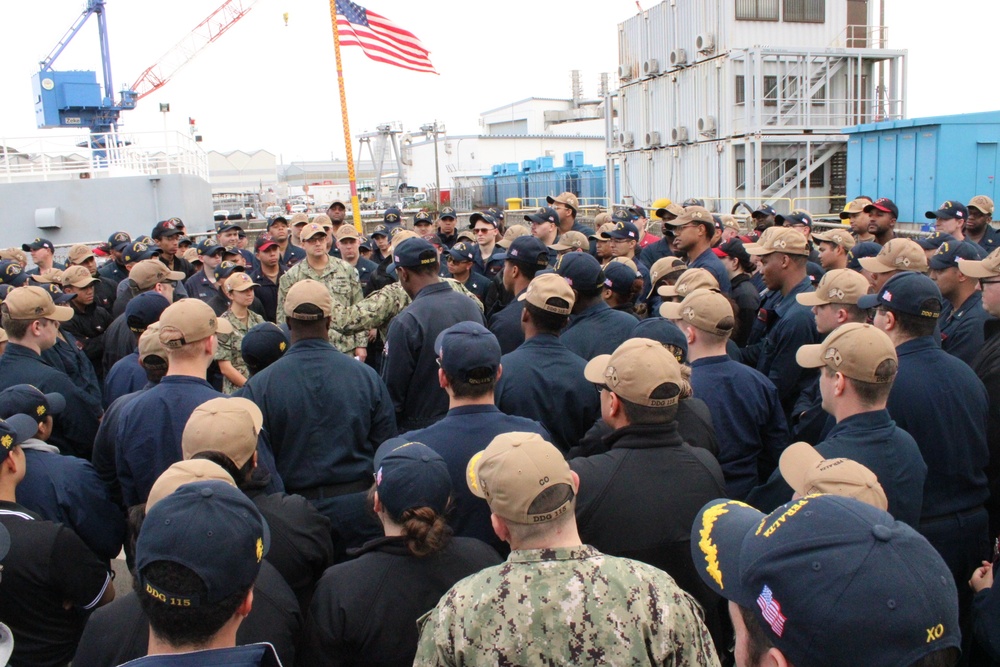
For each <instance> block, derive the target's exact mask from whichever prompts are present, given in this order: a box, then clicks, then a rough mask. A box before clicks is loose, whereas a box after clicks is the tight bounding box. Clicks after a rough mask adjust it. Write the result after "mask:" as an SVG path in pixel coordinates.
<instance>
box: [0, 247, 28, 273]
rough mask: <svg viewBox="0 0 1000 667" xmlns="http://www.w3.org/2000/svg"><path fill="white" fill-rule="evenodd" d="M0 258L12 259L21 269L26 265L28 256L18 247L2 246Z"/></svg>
mask: <svg viewBox="0 0 1000 667" xmlns="http://www.w3.org/2000/svg"><path fill="white" fill-rule="evenodd" d="M0 259H12V260H14V261H15V262H17V263H18V264H20V265H21V268H22V269H23V268H24V267H26V266H27V265H28V256H27V255H26V254H24V251H23V250H21V249H20V248H4V249H2V250H0Z"/></svg>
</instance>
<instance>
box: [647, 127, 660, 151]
mask: <svg viewBox="0 0 1000 667" xmlns="http://www.w3.org/2000/svg"><path fill="white" fill-rule="evenodd" d="M662 144H663V142H662V141H660V133H659V132H656V131H650V132H647V133H646V148H658V147H659V146H661V145H662Z"/></svg>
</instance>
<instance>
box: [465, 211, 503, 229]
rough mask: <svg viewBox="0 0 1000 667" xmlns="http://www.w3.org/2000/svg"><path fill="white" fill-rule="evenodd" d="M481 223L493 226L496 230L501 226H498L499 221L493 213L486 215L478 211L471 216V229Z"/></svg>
mask: <svg viewBox="0 0 1000 667" xmlns="http://www.w3.org/2000/svg"><path fill="white" fill-rule="evenodd" d="M480 221H481V222H485V223H486V224H488V225H493V228H494V229H496V228H497V227H499V226H500V225H499V224H497V219H496V218H495V217H494V216H493V214H492V213H490V212H488V211H487V212H486V213H480V212H479V211H476V212H475V213H473V214H472V215H470V216H469V229H472V228H473V227H475V226H476V223H477V222H480Z"/></svg>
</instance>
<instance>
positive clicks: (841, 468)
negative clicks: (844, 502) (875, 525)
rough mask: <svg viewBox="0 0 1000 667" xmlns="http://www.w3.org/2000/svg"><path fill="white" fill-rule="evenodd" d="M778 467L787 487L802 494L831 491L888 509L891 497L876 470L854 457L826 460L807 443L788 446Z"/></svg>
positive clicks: (837, 494)
mask: <svg viewBox="0 0 1000 667" xmlns="http://www.w3.org/2000/svg"><path fill="white" fill-rule="evenodd" d="M778 468H779V469H780V470H781V476H782V477H784V478H785V482H787V483H788V486H790V487H792V490H793V491H795V493H796V494H798V495H800V496H808V495H811V494H814V493H832V494H833V495H836V496H843V497H845V498H854V499H855V500H860V501H861V502H863V503H868V504H869V505H871V506H872V507H877V508H879V509H880V510H887V509H889V500H888V499H887V498H886V497H885V490H884V489H883V488H882V485H881V484H879V482H878V477H877V476H876V475H875V473H873V472H872V471H871V470H869V469H868V468H866V467H865V466H863V465H861V464H860V463H858V462H857V461H852V460H851V459H844V458H836V459H824V458H823V455H822V454H820V453H819V452H817V451H816V450H815V449H813V446H812V445H810V444H809V443H808V442H796V443H794V444H791V445H788V447H786V448H785V451H783V452H782V453H781V459H779V461H778Z"/></svg>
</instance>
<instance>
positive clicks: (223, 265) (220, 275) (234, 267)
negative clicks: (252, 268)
mask: <svg viewBox="0 0 1000 667" xmlns="http://www.w3.org/2000/svg"><path fill="white" fill-rule="evenodd" d="M228 251H229V249H228V248H227V249H224V252H228ZM236 252H239V251H238V250H237V251H236ZM236 252H232V253H230V254H232V255H235V254H236ZM246 270H247V269H246V267H245V266H243V265H242V264H237V263H236V262H229V261H223V262H220V263H219V265H218V266H217V267H215V271H213V272H212V275H214V276H215V282H217V283H219V282H222V281H223V280H225V279H226V278H228V277H229V276H231V275H233V274H234V273H239V272H241V271H246Z"/></svg>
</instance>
